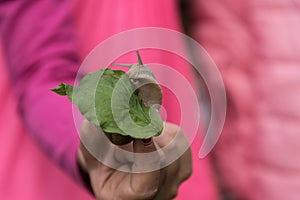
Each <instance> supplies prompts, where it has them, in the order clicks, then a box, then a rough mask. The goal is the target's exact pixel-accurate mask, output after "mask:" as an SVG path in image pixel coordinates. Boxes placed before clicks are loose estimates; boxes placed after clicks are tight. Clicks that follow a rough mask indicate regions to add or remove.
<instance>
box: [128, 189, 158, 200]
mask: <svg viewBox="0 0 300 200" xmlns="http://www.w3.org/2000/svg"><path fill="white" fill-rule="evenodd" d="M157 192H158V187H153V188H147V189H140V188H137V189H136V190H135V191H134V192H133V194H134V196H135V198H137V199H153V198H154V197H155V195H156V194H157Z"/></svg>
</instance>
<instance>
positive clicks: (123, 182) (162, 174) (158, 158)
mask: <svg viewBox="0 0 300 200" xmlns="http://www.w3.org/2000/svg"><path fill="white" fill-rule="evenodd" d="M80 132H81V133H80V134H81V139H83V140H84V141H87V140H88V141H90V143H89V144H86V143H85V144H84V145H83V142H82V143H81V145H80V148H79V151H78V161H79V164H80V165H81V167H82V168H83V169H84V170H85V171H86V172H87V174H88V175H89V178H90V182H91V186H92V189H93V191H94V194H95V196H96V198H97V199H101V200H103V199H104V200H106V199H109V200H110V199H124V200H127V199H130V200H134V199H141V200H143V199H154V200H158V199H159V200H161V199H166V200H168V199H172V198H174V197H175V196H176V195H177V191H178V187H179V185H180V184H181V183H182V182H183V181H184V180H186V179H187V178H188V177H189V176H190V174H191V172H192V164H191V152H190V149H189V148H188V149H187V150H186V151H184V153H183V154H182V155H180V154H181V153H180V152H183V151H182V148H184V147H187V146H186V145H188V142H187V140H186V138H185V136H184V134H183V133H182V131H181V130H180V129H179V128H178V126H176V125H174V124H170V123H166V124H165V126H164V130H163V132H162V134H161V135H160V136H158V137H155V138H153V141H149V140H148V141H146V143H145V141H144V142H143V141H142V140H135V141H134V142H133V143H130V144H127V145H123V146H120V148H122V149H123V150H125V151H126V152H128V151H129V152H134V153H145V154H146V153H149V152H154V153H155V156H153V159H152V158H151V159H150V161H149V159H145V158H144V157H143V156H137V155H136V154H132V157H130V156H128V155H127V154H126V153H125V154H122V153H120V152H117V151H114V150H112V149H111V148H110V150H107V151H106V152H105V153H103V152H99V147H101V149H103V146H104V145H106V146H107V145H108V144H107V143H104V142H103V141H104V138H102V140H99V135H104V134H100V133H99V132H101V129H98V128H96V127H95V126H94V125H93V124H91V123H89V122H88V121H84V122H83V124H82V127H81V131H80ZM96 137H98V138H97V139H96ZM83 140H82V141H83ZM172 140H173V142H172ZM169 143H170V144H169ZM87 145H88V146H87ZM110 145H111V144H110ZM166 145H168V147H169V148H168V151H167V152H164V151H160V153H159V152H158V151H157V150H158V149H161V148H163V147H165V146H166ZM91 146H92V147H91ZM87 147H88V149H89V150H92V151H93V154H94V153H95V152H97V150H98V153H99V154H98V155H96V157H97V158H98V156H99V155H100V154H102V155H105V156H104V157H103V156H102V159H109V160H110V162H114V166H118V167H117V168H116V169H114V168H111V167H108V166H106V165H104V164H102V162H100V161H98V160H97V159H96V158H95V157H94V156H93V155H92V154H91V153H90V152H89V151H88V150H87ZM105 148H106V149H108V148H107V147H105ZM170 152H171V153H172V154H174V153H175V154H178V159H177V160H175V161H174V162H172V163H171V164H169V165H167V166H164V167H163V168H161V167H160V166H162V165H163V162H165V160H166V158H167V157H168V153H170ZM96 154H97V153H96ZM102 159H101V160H102ZM149 166H150V168H153V169H156V170H154V171H145V172H143V169H146V168H147V169H150V168H149ZM134 172H141V173H134Z"/></svg>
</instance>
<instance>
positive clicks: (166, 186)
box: [155, 161, 181, 200]
mask: <svg viewBox="0 0 300 200" xmlns="http://www.w3.org/2000/svg"><path fill="white" fill-rule="evenodd" d="M179 167H180V166H179V161H175V162H173V163H172V164H170V165H169V166H167V167H165V168H164V169H163V171H164V173H165V174H164V180H162V181H161V183H160V186H159V191H158V193H157V195H156V198H155V199H166V200H167V199H173V198H175V197H176V196H177V193H178V187H179V178H178V176H179V174H180V173H181V172H180V170H179Z"/></svg>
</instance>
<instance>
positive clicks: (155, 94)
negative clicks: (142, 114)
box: [127, 64, 162, 110]
mask: <svg viewBox="0 0 300 200" xmlns="http://www.w3.org/2000/svg"><path fill="white" fill-rule="evenodd" d="M127 74H128V76H129V78H130V79H131V80H132V84H133V85H134V86H135V87H136V88H137V89H138V91H139V92H138V95H139V96H140V97H141V99H142V101H143V103H144V104H145V105H146V106H149V107H152V106H153V107H154V108H155V109H157V110H158V109H159V108H160V105H161V103H162V92H161V88H160V86H159V84H158V83H157V81H156V79H155V76H154V74H153V72H152V70H151V69H150V68H149V67H147V66H146V65H141V64H134V65H132V66H131V67H130V70H129V71H128V72H127Z"/></svg>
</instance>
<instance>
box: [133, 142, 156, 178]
mask: <svg viewBox="0 0 300 200" xmlns="http://www.w3.org/2000/svg"><path fill="white" fill-rule="evenodd" d="M133 152H134V163H133V166H132V172H133V173H142V172H152V171H155V170H158V169H159V168H160V156H159V153H158V151H157V149H156V147H155V144H154V142H153V140H152V139H151V138H150V139H146V140H135V141H134V142H133Z"/></svg>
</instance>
